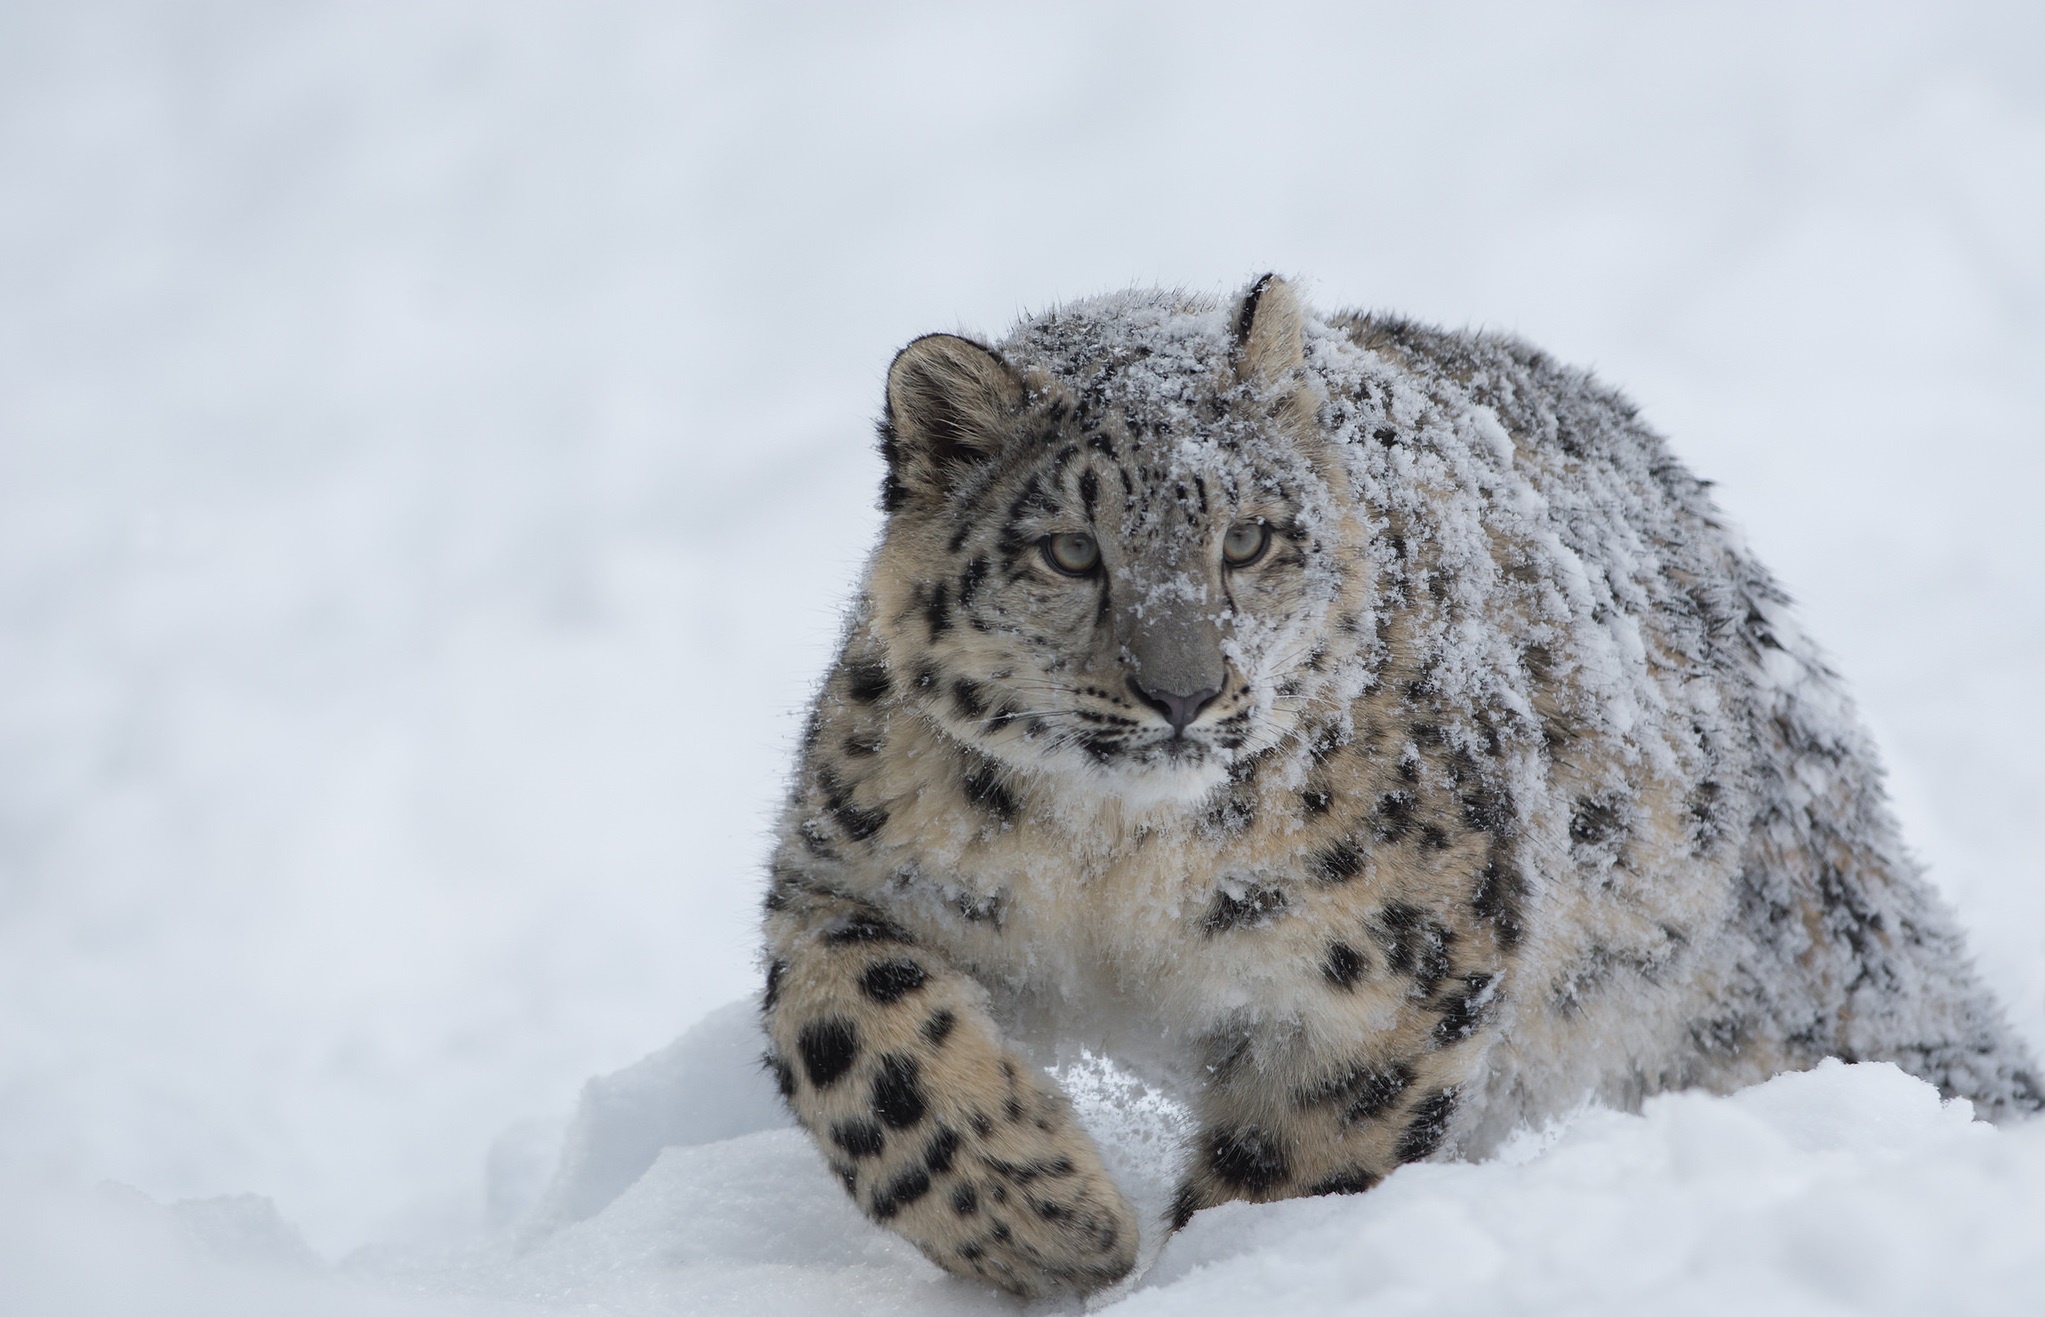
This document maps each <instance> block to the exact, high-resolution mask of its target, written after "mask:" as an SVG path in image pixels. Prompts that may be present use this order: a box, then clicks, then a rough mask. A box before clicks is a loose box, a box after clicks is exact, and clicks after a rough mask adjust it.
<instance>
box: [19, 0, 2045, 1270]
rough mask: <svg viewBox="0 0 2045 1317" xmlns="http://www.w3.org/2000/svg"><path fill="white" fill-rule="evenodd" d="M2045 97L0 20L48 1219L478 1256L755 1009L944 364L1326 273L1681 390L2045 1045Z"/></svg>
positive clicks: (1909, 26) (1133, 30)
mask: <svg viewBox="0 0 2045 1317" xmlns="http://www.w3.org/2000/svg"><path fill="white" fill-rule="evenodd" d="M1251 9H1254V10H1255V15H1254V17H1252V16H1251V15H1250V13H1249V11H1250V10H1251ZM2041 61H2045V10H2041V9H2040V8H2038V7H2036V6H2032V5H2026V4H2022V3H2012V4H2008V5H2000V6H1968V5H1962V4H1952V3H1942V4H1938V5H1923V6H1918V7H1902V6H1893V5H1880V4H1850V5H1849V4H1843V3H1842V4H1807V3H1790V4H1785V3H1779V2H1770V3H1749V4H1732V3H1725V4H1714V5H1711V6H1685V7H1676V6H1668V7H1649V6H1642V5H1618V4H1539V5H1531V4H1521V3H1507V4H1491V5H1476V4H1458V5H1442V6H1429V7H1426V8H1424V9H1423V8H1421V7H1418V6H1405V5H1360V4H1333V3H1331V4H1325V5H1299V6H1290V5H1275V4H1262V5H1258V6H1245V5H1212V6H1198V5H1190V4H1184V3H1175V4H1159V5H1116V4H1071V5H1030V6H1022V5H1009V6H1000V7H993V6H968V5H963V4H932V5H924V6H915V5H892V6H883V5H871V4H867V5H859V6H856V7H855V6H845V5H815V6H797V5H786V4H746V5H737V4H733V5H728V6H720V7H705V6H692V5H679V4H662V3H645V4H626V3H577V4H511V3H503V2H501V0H460V2H458V0H403V2H399V0H387V2H371V0H345V2H343V0H334V2H332V3H311V2H308V3H277V2H275V0H247V2H244V3H227V2H224V0H223V2H221V3H207V2H205V0H184V2H183V3H126V4H122V3H107V2H104V0H14V2H13V3H8V4H6V5H4V6H0V1181H4V1182H5V1183H7V1184H10V1185H12V1186H14V1188H15V1189H16V1190H17V1191H19V1190H23V1189H27V1190H31V1191H32V1190H34V1189H36V1188H37V1187H38V1186H64V1185H73V1184H80V1183H89V1182H91V1181H94V1180H97V1179H99V1178H101V1177H112V1178H115V1179H119V1180H122V1181H126V1182H128V1183H131V1184H134V1185H137V1186H140V1187H141V1188H143V1189H145V1190H147V1191H149V1192H151V1193H153V1194H157V1195H159V1196H164V1197H176V1196H183V1195H198V1194H216V1193H223V1192H229V1191H237V1190H253V1191H256V1192H260V1193H265V1194H269V1195H271V1196H273V1197H274V1198H275V1199H276V1200H277V1202H278V1204H279V1205H280V1206H281V1207H282V1209H283V1210H284V1212H285V1213H286V1215H287V1216H289V1217H291V1218H292V1219H293V1220H294V1221H296V1222H297V1223H299V1224H300V1225H302V1226H303V1227H304V1228H305V1230H306V1233H307V1235H308V1237H309V1238H310V1239H311V1240H312V1242H313V1243H314V1244H315V1246H317V1247H318V1248H320V1249H321V1250H322V1251H324V1252H327V1253H329V1254H333V1253H338V1252H341V1251H344V1250H346V1249H348V1248H350V1247H352V1246H354V1245H357V1244H360V1243H363V1242H365V1241H372V1240H378V1239H394V1238H408V1239H418V1238H425V1237H431V1236H434V1235H445V1234H459V1233H460V1232H462V1231H464V1230H467V1229H471V1228H473V1226H474V1225H475V1223H476V1222H477V1221H478V1219H479V1218H480V1214H481V1210H482V1209H481V1188H480V1169H479V1168H480V1166H481V1163H482V1159H483V1155H484V1150H485V1148H486V1147H487V1145H488V1144H489V1142H490V1140H491V1138H492V1137H493V1136H495V1135H496V1134H497V1133H498V1132H499V1131H500V1130H501V1129H503V1128H504V1127H505V1126H506V1125H508V1124H510V1123H511V1122H513V1121H516V1120H518V1119H520V1118H522V1117H526V1116H529V1115H535V1114H546V1113H553V1112H558V1111H562V1110H565V1109H566V1108H567V1107H568V1106H569V1105H570V1104H571V1103H572V1101H573V1099H574V1096H575V1093H576V1091H577V1089H578V1087H579V1085H580V1083H581V1082H582V1080H583V1079H584V1078H585V1077H586V1076H588V1075H590V1074H592V1073H596V1072H599V1071H603V1070H607V1069H612V1068H615V1067H617V1066H619V1065H622V1064H624V1063H626V1062H629V1061H631V1060H633V1059H634V1058H636V1057H638V1056H639V1055H641V1054H643V1053H645V1052H647V1051H649V1050H651V1049H653V1048H655V1047H657V1046H659V1045H660V1044H662V1043H664V1042H666V1041H667V1040H668V1039H669V1038H671V1037H672V1036H674V1035H675V1034H676V1033H677V1032H679V1031H680V1030H681V1029H682V1028H683V1027H684V1026H686V1025H688V1024H689V1023H691V1022H692V1021H694V1020H695V1019H697V1018H698V1017H700V1016H701V1015H703V1014H704V1013H705V1012H706V1011H708V1010H710V1009H711V1008H713V1007H715V1006H717V1005H719V1004H720V1003H722V1002H725V1001H727V1000H729V999H732V998H734V997H736V996H739V995H741V994H742V993H745V992H748V991H751V990H752V988H753V986H754V979H755V973H754V969H753V965H752V958H753V947H752V937H753V932H752V929H753V910H754V904H755V895H756V891H757V888H758V865H759V860H760V856H761V852H762V839H763V836H764V833H765V829H766V826H767V823H768V819H769V814H770V811H771V808H772V806H773V804H774V802H775V800H776V798H777V796H778V793H779V790H780V786H781V775H782V771H783V761H784V758H785V755H786V752H787V750H788V748H789V745H790V742H791V740H792V736H793V732H794V730H795V727H796V720H797V718H798V716H799V712H800V710H801V708H802V706H803V704H804V702H805V699H806V697H807V693H808V689H809V684H810V682H811V680H812V679H813V677H814V676H815V675H816V674H817V673H818V672H819V671H820V669H821V666H822V664H823V663H824V661H825V659H826V657H827V654H828V651H829V649H830V646H831V644H832V642H833V640H834V639H835V632H836V629H837V625H838V609H839V607H840V603H841V601H842V599H843V598H844V596H845V594H846V592H847V589H848V587H849V585H850V583H851V582H852V580H853V579H854V577H855V574H856V572H857V570H858V567H859V563H860V560H861V557H862V555H863V553H864V550H865V546H866V544H867V541H868V540H869V538H870V537H871V535H872V533H873V530H874V527H875V524H876V514H875V513H874V511H873V509H872V503H873V497H872V496H873V491H874V487H875V485H876V482H877V479H878V464H877V461H876V458H875V456H874V454H873V453H872V450H871V429H870V424H871V419H872V416H873V413H874V411H875V408H876V404H877V400H878V392H879V382H880V378H881V373H882V371H883V370H884V368H885V366H886V364H887V361H888V359H889V356H890V354H891V353H892V351H893V350H894V349H895V348H896V347H897V346H899V345H900V344H901V343H902V342H904V341H905V340H907V339H908V338H909V337H911V336H913V335H914V334H917V333H920V332H924V331H928V330H935V329H958V328H964V329H966V330H969V331H977V332H981V333H984V334H987V335H996V334H999V333H1000V332H1001V331H1002V330H1003V329H1004V327H1005V326H1006V324H1007V323H1008V322H1009V320H1010V319H1011V318H1012V317H1013V316H1014V315H1015V314H1016V313H1017V312H1019V311H1021V310H1023V309H1026V308H1041V307H1044V306H1047V305H1049V304H1051V303H1053V302H1056V301H1058V300H1060V299H1065V298H1073V297H1078V296H1082V295H1086V294H1090V293H1094V292H1099V291H1105V290H1107V289H1111V288H1115V287H1119V286H1123V285H1127V284H1131V283H1164V284H1180V285H1185V286H1188V287H1191V288H1194V289H1197V290H1202V291H1208V292H1213V293H1216V294H1220V293H1223V292H1226V291H1229V290H1232V289H1234V288H1236V287H1238V286H1240V285H1241V284H1242V283H1244V282H1245V281H1247V280H1248V279H1249V278H1251V277H1253V276H1255V275H1257V274H1259V273H1261V272H1263V271H1265V270H1267V269H1275V270H1279V271H1283V272H1286V273H1288V274H1292V275H1296V276H1300V277H1302V278H1303V279H1304V280H1305V281H1306V283H1307V285H1308V288H1309V290H1310V293H1311V295H1312V297H1313V298H1314V299H1315V300H1316V301H1317V303H1318V304H1319V305H1321V306H1322V307H1324V308H1327V309H1333V308H1335V307H1338V306H1348V305H1366V306H1372V307H1383V308H1390V309H1396V310H1399V311H1403V312H1406V313H1408V314H1411V315H1414V316H1417V317H1420V318H1423V319H1428V320H1433V321H1437V322H1442V323H1446V324H1449V325H1455V326H1463V325H1471V326H1485V327H1491V328H1497V329H1504V330H1510V331H1514V332H1517V333H1520V334H1523V335H1525V336H1527V337H1529V338H1531V339H1532V340H1534V341H1535V342H1537V343H1539V344H1541V345H1543V346H1545V347H1547V348H1549V349H1550V350H1551V351H1553V352H1554V353H1555V354H1556V355H1558V356H1560V357H1562V358H1564V359H1566V360H1570V361H1574V362H1579V363H1583V364H1588V365H1592V366H1594V367H1595V368H1597V370H1598V371H1599V372H1600V373H1601V374H1602V375H1603V376H1604V377H1605V378H1606V379H1608V380H1610V381H1612V382H1615V383H1617V384H1619V385H1620V386H1622V387H1623V388H1625V389H1626V390H1627V391H1629V392H1630V393H1631V394H1632V395H1633V397H1634V398H1635V399H1636V400H1637V401H1638V402H1640V403H1641V404H1642V406H1643V408H1644V409H1645V411H1646V413H1647V415H1648V417H1649V418H1650V420H1651V421H1652V422H1653V423H1654V424H1656V425H1657V426H1658V427H1659V428H1661V429H1662V430H1663V431H1664V432H1665V433H1667V434H1669V435H1670V436H1671V437H1672V439H1673V442H1674V444H1675V446H1676V449H1677V451H1678V452H1679V453H1681V454H1682V455H1684V456H1685V458H1686V459H1687V460H1688V461H1689V462H1690V463H1691V465H1692V466H1693V467H1694V468H1695V469H1696V470H1698V471H1699V473H1701V474H1703V475H1705V476H1708V477H1711V478H1715V479H1716V480H1718V481H1719V482H1720V485H1719V493H1720V496H1721V498H1722V500H1723V503H1724V505H1725V507H1726V508H1727V509H1728V510H1729V511H1730V513H1731V514H1732V516H1733V517H1734V518H1735V519H1736V520H1737V521H1738V522H1739V523H1741V524H1742V525H1744V526H1745V527H1746V529H1747V530H1748V532H1749V534H1750V536H1751V538H1752V540H1753V541H1754V542H1755V544H1756V546H1757V548H1758V549H1759V551H1760V552H1761V554H1762V556H1763V557H1764V559H1765V560H1767V561H1768V562H1769V563H1771V564H1772V565H1773V566H1774V567H1775V569H1776V570H1777V572H1778V573H1779V574H1780V576H1781V577H1782V578H1783V580H1784V581H1785V582H1786V584H1787V585H1788V586H1789V588H1790V589H1791V591H1792V592H1793V593H1794V594H1796V595H1797V596H1798V597H1799V599H1800V600H1801V601H1802V603H1803V608H1804V612H1805V615H1806V618H1807V620H1808V622H1809V624H1810V626H1811V629H1812V630H1813V631H1814V632H1815V633H1816V635H1817V636H1818V637H1819V638H1820V640H1821V641H1822V642H1824V643H1825V644H1826V645H1828V646H1829V648H1830V649H1831V651H1832V653H1833V654H1834V655H1835V656H1836V658H1837V660H1838V662H1839V665H1840V666H1841V667H1842V668H1843V670H1844V671H1845V672H1846V674H1847V675H1848V677H1849V679H1850V681H1851V683H1852V685H1853V687H1854V689H1855V690H1856V692H1857V693H1858V695H1859V697H1860V699H1861V701H1862V704H1863V707H1864V709H1865V711H1866V713H1867V715H1868V717H1869V719H1870V720H1871V721H1872V723H1873V724H1874V726H1875V729H1876V732H1877V734H1878V736H1879V737H1880V738H1881V740H1882V742H1883V744H1884V746H1885V748H1886V750H1887V752H1888V754H1889V757H1890V761H1891V765H1892V768H1893V774H1894V786H1895V789H1896V793H1897V795H1898V797H1899V801H1900V804H1901V807H1902V810H1903V813H1904V816H1905V822H1906V826H1907V827H1908V830H1909V832H1910V835H1911V836H1912V838H1913V840H1914V842H1915V844H1916V845H1917V847H1918V848H1919V850H1920V851H1921V852H1922V854H1923V855H1924V856H1925V857H1926V858H1927V859H1928V860H1929V861H1930V863H1931V865H1932V866H1933V873H1934V876H1935V879H1936V881H1937V882H1938V884H1939V885H1940V886H1941V888H1942V889H1943V890H1945V891H1946V892H1947V893H1948V894H1950V895H1951V897H1952V898H1953V899H1954V900H1955V901H1956V902H1957V903H1958V905H1959V907H1960V910H1961V913H1962V917H1963V919H1964V921H1965V922H1966V924H1967V925H1968V927H1969V929H1970V931H1971V934H1972V937H1973V939H1974V944H1975V947H1976V949H1977V953H1978V957H1979V959H1980V961H1981V962H1982V965H1983V968H1984V970H1985V972H1986V973H1987V975H1988V977H1989V978H1990V979H1991V981H1992V982H1993V983H1994V984H1995V985H1996V987H1997V988H1998V989H1999V990H2000V991H2001V992H2002V994H2003V995H2004V997H2005V999H2006V1000H2007V1001H2008V1003H2009V1005H2010V1007H2011V1009H2012V1012H2013V1014H2014V1015H2015V1017H2016V1019H2017V1020H2018V1022H2019V1024H2020V1025H2021V1026H2022V1027H2023V1028H2024V1029H2025V1030H2026V1031H2027V1032H2028V1034H2029V1035H2030V1037H2031V1039H2032V1040H2033V1042H2034V1044H2036V1045H2041V1046H2045V857H2041V855H2040V853H2039V850H2038V848H2037V846H2036V845H2035V843H2034V835H2035V832H2036V827H2037V822H2036V821H2037V819H2038V818H2039V817H2040V816H2041V815H2045V750H2041V746H2045V693H2041V690H2040V681H2039V678H2040V673H2041V664H2040V659H2039V655H2040V652H2041V645H2045V581H2041V573H2040V571H2039V568H2040V566H2041V565H2045V516H2041V515H2040V512H2039V506H2040V494H2041V491H2040V482H2041V479H2045V78H2041V77H2040V76H2039V72H2038V71H2039V69H2040V68H2041V67H2045V62H2041Z"/></svg>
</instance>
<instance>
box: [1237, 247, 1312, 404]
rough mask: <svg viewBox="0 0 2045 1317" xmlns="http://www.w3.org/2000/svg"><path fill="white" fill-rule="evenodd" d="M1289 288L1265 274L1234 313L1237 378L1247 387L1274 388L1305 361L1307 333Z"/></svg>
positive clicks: (1296, 301) (1282, 281)
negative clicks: (1271, 385) (1247, 385)
mask: <svg viewBox="0 0 2045 1317" xmlns="http://www.w3.org/2000/svg"><path fill="white" fill-rule="evenodd" d="M1301 317H1302V313H1301V311H1300V305H1299V297H1298V295H1297V294H1295V293H1294V292H1293V291H1292V285H1291V284H1289V283H1287V282H1285V280H1283V279H1281V278H1279V277H1278V276H1277V275H1275V274H1267V275H1265V276H1264V277H1263V278H1261V279H1259V280H1257V282H1255V283H1253V284H1251V285H1250V290H1249V291H1248V292H1246V293H1244V294H1243V300H1242V304H1241V305H1240V306H1239V307H1238V308H1237V310H1236V321H1235V339H1236V377H1237V378H1238V379H1240V380H1242V381H1243V382H1244V383H1246V384H1264V385H1269V384H1276V383H1278V382H1279V381H1281V380H1283V379H1286V378H1287V377H1289V376H1290V375H1291V374H1292V373H1293V372H1294V371H1295V370H1298V369H1299V367H1300V363H1301V362H1302V361H1303V360H1304V356H1303V351H1304V349H1303V345H1304V343H1305V341H1306V331H1305V330H1304V328H1303V327H1302V326H1301V323H1300V322H1301Z"/></svg>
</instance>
